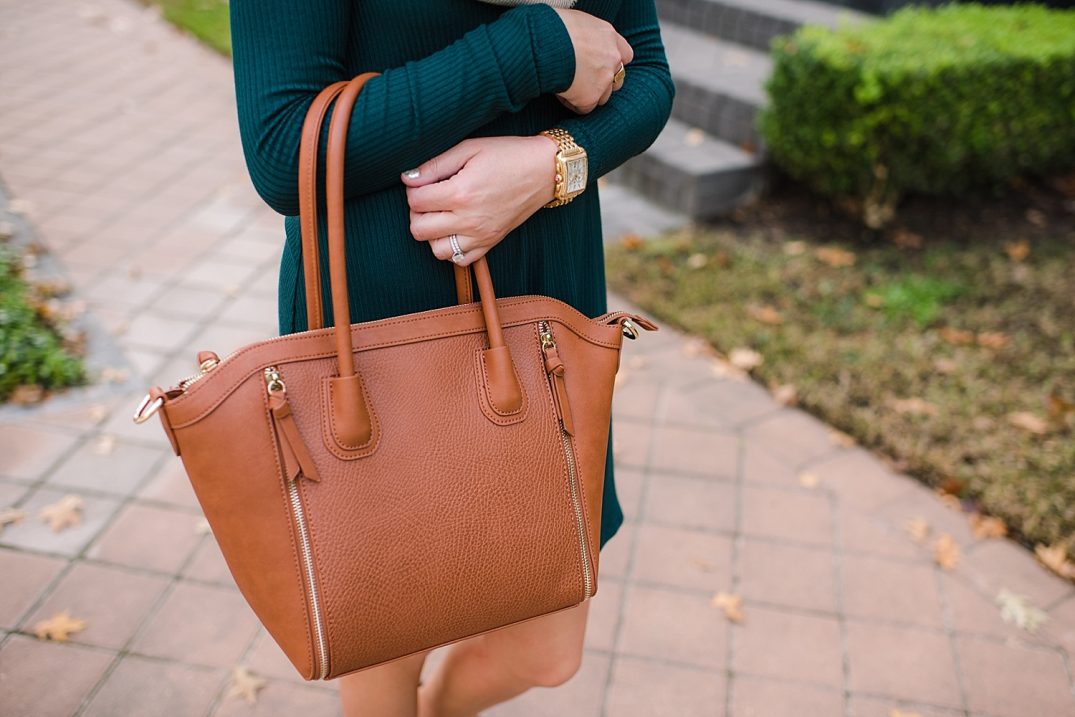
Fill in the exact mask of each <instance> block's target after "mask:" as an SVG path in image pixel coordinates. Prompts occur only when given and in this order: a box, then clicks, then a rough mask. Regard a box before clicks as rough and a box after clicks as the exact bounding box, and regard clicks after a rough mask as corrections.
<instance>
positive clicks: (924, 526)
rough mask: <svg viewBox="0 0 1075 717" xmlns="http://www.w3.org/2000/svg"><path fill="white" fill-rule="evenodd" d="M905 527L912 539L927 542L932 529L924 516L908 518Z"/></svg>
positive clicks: (917, 541)
mask: <svg viewBox="0 0 1075 717" xmlns="http://www.w3.org/2000/svg"><path fill="white" fill-rule="evenodd" d="M903 529H904V530H906V531H907V534H908V535H910V536H911V539H912V540H914V541H915V542H916V543H924V542H926V539H927V538H929V533H930V530H931V528H930V526H929V523H928V522H926V519H925V518H923V517H922V516H915V517H914V518H908V519H907V522H906V523H904V524H903Z"/></svg>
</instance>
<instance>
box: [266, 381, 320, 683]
mask: <svg viewBox="0 0 1075 717" xmlns="http://www.w3.org/2000/svg"><path fill="white" fill-rule="evenodd" d="M265 390H266V391H268V394H269V409H270V412H271V414H272V419H273V425H274V426H275V428H276V434H277V436H278V438H279V443H280V450H281V452H282V453H283V457H284V470H285V472H286V473H287V476H286V480H287V491H288V500H289V501H290V503H291V516H292V518H293V519H294V521H295V528H296V529H297V531H298V534H299V543H300V545H299V548H300V553H301V555H300V557H301V562H302V569H303V572H304V573H305V578H306V590H307V597H308V598H309V600H310V611H311V612H312V613H313V618H314V620H313V622H314V633H315V644H314V651H315V655H314V662H315V663H316V668H317V671H316V672H315V673H314V676H313V679H315V680H321V679H324V678H325V676H326V675H327V674H328V650H327V649H326V647H325V642H326V641H325V622H324V618H323V617H322V614H321V600H320V597H319V596H318V592H317V580H316V577H315V575H314V560H313V548H312V547H311V545H310V530H309V527H308V526H307V524H306V512H305V511H304V510H303V507H302V497H301V496H300V495H299V481H298V479H299V477H300V476H305V477H306V478H309V479H310V480H313V481H320V480H321V478H320V476H318V474H317V468H316V467H315V466H314V463H313V460H312V459H311V458H310V454H309V452H308V451H307V450H306V446H305V444H303V442H302V438H301V436H300V435H299V432H298V427H297V426H296V425H295V419H294V418H293V417H292V415H291V406H290V404H289V403H288V401H287V387H286V386H285V385H284V381H283V378H282V377H281V376H280V371H279V370H278V369H277V368H276V367H275V366H270V367H269V368H267V369H265Z"/></svg>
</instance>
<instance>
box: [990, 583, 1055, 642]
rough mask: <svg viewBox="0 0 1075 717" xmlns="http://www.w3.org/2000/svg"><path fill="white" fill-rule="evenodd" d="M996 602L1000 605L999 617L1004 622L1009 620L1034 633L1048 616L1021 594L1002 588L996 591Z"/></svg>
mask: <svg viewBox="0 0 1075 717" xmlns="http://www.w3.org/2000/svg"><path fill="white" fill-rule="evenodd" d="M996 600H997V604H998V605H1000V617H1001V619H1002V620H1004V622H1010V623H1013V624H1015V625H1016V626H1018V627H1019V628H1021V629H1023V630H1026V631H1027V632H1029V633H1035V632H1037V631H1038V628H1039V627H1041V626H1042V624H1044V623H1045V622H1046V621H1047V620H1048V619H1049V616H1048V615H1046V614H1045V612H1044V611H1043V610H1041V609H1039V608H1037V607H1035V606H1033V605H1031V604H1030V601H1029V600H1028V599H1027V598H1026V597H1025V596H1023V595H1016V594H1015V593H1013V592H1011V591H1009V590H1007V589H1003V590H1001V591H1000V592H999V593H997V598H996Z"/></svg>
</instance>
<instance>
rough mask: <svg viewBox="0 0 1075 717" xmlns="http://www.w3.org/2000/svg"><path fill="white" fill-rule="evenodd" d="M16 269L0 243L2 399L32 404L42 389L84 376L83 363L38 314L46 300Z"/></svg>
mask: <svg viewBox="0 0 1075 717" xmlns="http://www.w3.org/2000/svg"><path fill="white" fill-rule="evenodd" d="M19 268H20V263H19V259H18V256H17V254H16V253H15V252H14V251H13V250H12V249H11V248H10V247H7V246H4V245H2V244H0V402H4V401H7V400H9V399H15V400H22V401H24V402H32V401H34V400H36V399H37V398H39V397H40V395H41V394H42V393H43V392H44V391H47V390H49V389H55V388H61V387H65V386H74V385H77V384H80V383H82V382H83V381H84V380H85V371H84V369H83V367H82V363H81V362H80V361H79V360H78V358H76V357H75V356H73V355H72V354H70V353H69V352H68V351H66V350H65V348H64V345H63V340H62V339H61V338H60V336H59V335H57V333H56V331H55V330H54V329H53V328H52V327H51V326H50V325H49V323H48V322H47V321H46V320H45V318H44V317H43V316H42V311H43V310H44V307H45V304H44V303H41V301H40V298H39V297H36V296H35V294H34V292H32V291H31V289H30V287H29V286H28V285H27V284H26V282H25V281H23V279H22V277H21V276H20V271H19ZM38 306H40V307H42V308H41V309H39V308H37V307H38ZM20 396H21V397H22V398H21V399H20ZM27 397H32V398H27Z"/></svg>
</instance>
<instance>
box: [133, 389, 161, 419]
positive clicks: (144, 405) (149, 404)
mask: <svg viewBox="0 0 1075 717" xmlns="http://www.w3.org/2000/svg"><path fill="white" fill-rule="evenodd" d="M163 405H164V397H163V396H157V397H156V398H151V397H150V395H149V394H148V393H147V394H146V396H145V398H143V399H142V402H141V403H139V404H138V408H137V410H135V412H134V416H133V417H132V420H133V421H134V422H135V423H137V424H142V423H145V422H146V421H148V420H149V419H150V418H152V417H153V414H155V413H156V412H157V411H159V410H160V409H161V406H163Z"/></svg>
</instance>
